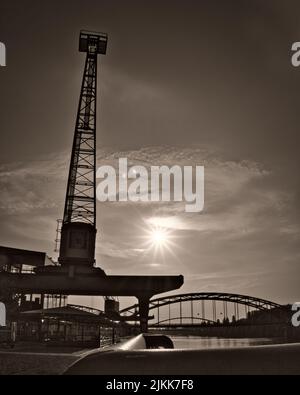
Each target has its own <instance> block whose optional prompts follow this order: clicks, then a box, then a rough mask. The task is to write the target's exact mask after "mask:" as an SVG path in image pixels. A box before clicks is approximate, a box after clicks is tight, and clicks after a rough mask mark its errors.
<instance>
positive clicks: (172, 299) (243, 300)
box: [120, 292, 282, 314]
mask: <svg viewBox="0 0 300 395" xmlns="http://www.w3.org/2000/svg"><path fill="white" fill-rule="evenodd" d="M196 300H214V301H223V302H232V303H237V304H241V305H245V306H249V307H252V308H254V309H257V310H269V309H271V308H280V307H282V306H281V305H280V304H278V303H274V302H271V301H269V300H265V299H260V298H256V297H253V296H248V295H239V294H230V293H221V292H199V293H187V294H180V295H172V296H165V297H162V298H157V299H152V300H150V306H149V310H153V309H156V308H159V307H162V306H166V305H171V304H174V303H182V302H188V301H196ZM137 310H138V305H137V304H135V305H132V306H129V307H127V308H125V309H123V310H121V311H120V313H122V314H124V313H128V312H137Z"/></svg>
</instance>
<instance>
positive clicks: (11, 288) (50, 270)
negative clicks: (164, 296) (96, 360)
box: [0, 266, 183, 332]
mask: <svg viewBox="0 0 300 395" xmlns="http://www.w3.org/2000/svg"><path fill="white" fill-rule="evenodd" d="M34 270H35V272H34V273H22V272H21V273H14V272H7V271H2V272H0V290H1V291H5V293H9V294H20V295H26V294H31V295H32V294H41V295H45V294H48V295H49V294H54V295H55V294H64V295H91V296H97V295H99V296H135V297H136V298H138V301H139V319H140V322H141V331H143V332H147V330H148V313H149V300H150V298H151V297H152V296H153V295H156V294H159V293H162V292H167V291H170V290H173V289H177V288H180V287H181V285H182V284H183V277H182V276H106V275H105V274H104V272H103V271H102V270H101V269H99V268H94V267H90V268H89V267H80V266H77V267H74V266H67V267H62V266H39V267H35V269H34Z"/></svg>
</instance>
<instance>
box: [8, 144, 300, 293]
mask: <svg viewBox="0 0 300 395" xmlns="http://www.w3.org/2000/svg"><path fill="white" fill-rule="evenodd" d="M120 157H127V158H128V163H129V166H132V165H144V166H146V167H149V166H151V165H168V166H172V165H174V164H177V165H179V166H184V165H193V166H195V165H204V166H205V206H204V211H203V212H202V213H186V212H185V211H184V202H179V203H176V202H171V203H166V202H164V203H160V202H159V203H151V202H149V203H141V204H140V203H131V202H128V203H126V202H125V203H122V204H121V203H117V202H116V203H110V202H106V203H99V202H98V203H97V228H98V236H97V245H96V258H97V265H99V266H101V267H103V268H104V269H105V270H106V272H107V273H110V274H120V273H122V274H149V275H150V274H184V275H185V278H186V280H185V285H184V288H183V290H185V291H187V292H188V291H191V290H193V291H197V290H216V291H226V290H230V291H231V292H234V291H235V292H240V293H250V294H251V293H252V294H259V295H260V296H262V297H266V298H271V299H272V298H275V299H276V298H280V297H281V298H283V299H284V298H285V299H288V292H289V291H290V292H292V293H293V294H295V293H296V289H291V290H288V289H287V288H286V287H283V288H282V292H280V295H278V287H276V288H275V287H273V286H272V282H271V281H266V282H265V283H266V284H267V286H266V287H264V278H267V277H268V278H269V277H272V278H273V279H274V284H275V283H278V279H279V278H280V276H282V274H283V273H286V274H285V276H287V278H288V273H291V276H295V272H296V273H298V275H299V268H298V267H299V265H298V262H299V257H300V247H299V234H300V232H299V230H300V227H299V222H298V220H297V215H296V214H295V213H297V210H298V209H297V207H296V205H295V203H296V199H295V196H294V195H295V192H294V190H293V189H291V188H290V189H289V188H288V187H287V186H286V185H285V188H284V189H283V188H282V180H281V179H280V177H279V176H278V177H277V175H276V174H274V172H273V171H272V169H270V168H268V169H267V168H264V166H263V164H261V163H256V162H250V161H232V160H227V159H226V158H225V157H223V156H222V154H221V153H220V152H217V151H215V150H214V149H213V148H212V147H205V148H201V149H200V148H198V147H192V148H191V147H185V148H182V147H172V146H159V147H143V148H141V149H138V150H128V151H126V150H123V151H117V150H116V149H115V148H111V147H101V148H100V149H98V155H97V164H98V166H100V165H104V164H105V165H112V166H116V167H117V165H118V159H119V158H120ZM68 161H69V154H68V153H65V152H63V153H60V154H57V155H52V156H49V157H47V158H44V159H43V160H39V161H38V160H37V161H32V162H24V163H20V162H18V163H13V164H7V165H5V166H2V167H1V168H0V202H1V203H0V215H1V226H0V230H1V239H2V241H1V244H5V245H11V246H15V247H18V246H19V247H20V248H28V249H37V250H45V251H47V252H48V254H50V255H52V253H53V246H54V243H53V240H54V238H55V220H56V218H61V216H62V212H63V206H64V197H65V188H66V178H67V171H68ZM153 225H158V226H161V227H165V228H167V229H168V230H169V231H170V234H171V235H172V242H173V245H172V248H171V249H170V250H171V251H170V250H167V249H162V251H159V252H157V251H156V253H155V251H152V250H151V249H150V250H149V249H147V247H146V246H145V237H146V238H147V230H149V228H150V227H151V226H153ZM294 287H295V285H294ZM299 296H300V295H299ZM277 300H278V299H277Z"/></svg>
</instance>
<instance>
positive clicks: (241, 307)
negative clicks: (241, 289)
mask: <svg viewBox="0 0 300 395" xmlns="http://www.w3.org/2000/svg"><path fill="white" fill-rule="evenodd" d="M197 302H200V303H197ZM172 305H177V309H176V311H175V309H174V308H173V307H172V308H171V306H172ZM178 307H179V311H178ZM281 307H282V306H281V305H280V304H278V303H275V302H271V301H269V300H266V299H261V298H257V297H253V296H248V295H240V294H233V293H222V292H196V293H186V294H179V295H171V296H165V297H160V298H156V299H152V300H150V303H149V314H150V315H151V316H152V318H155V321H156V323H155V324H153V323H152V322H151V324H150V325H151V326H152V325H155V326H159V325H160V324H161V325H162V326H165V325H167V323H168V324H169V325H171V322H174V325H175V324H176V323H175V321H177V323H178V322H179V323H180V324H183V323H184V322H185V323H187V320H188V321H189V323H191V324H195V325H196V324H199V323H204V322H207V323H211V322H213V323H215V322H218V321H224V320H230V319H232V320H239V319H240V318H243V317H248V316H249V313H250V312H251V311H253V310H260V311H270V310H272V309H278V308H281ZM172 310H173V311H172ZM120 313H121V314H122V316H123V317H124V316H131V317H134V316H136V317H138V315H139V312H138V304H134V305H132V306H129V307H127V308H125V309H123V310H121V311H120ZM153 313H154V314H153ZM153 316H154V317H153ZM149 318H150V317H149Z"/></svg>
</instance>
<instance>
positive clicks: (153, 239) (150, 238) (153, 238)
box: [144, 225, 174, 254]
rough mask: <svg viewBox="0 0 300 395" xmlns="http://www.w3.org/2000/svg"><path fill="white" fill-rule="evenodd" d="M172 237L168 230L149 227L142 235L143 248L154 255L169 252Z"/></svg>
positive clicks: (159, 227)
mask: <svg viewBox="0 0 300 395" xmlns="http://www.w3.org/2000/svg"><path fill="white" fill-rule="evenodd" d="M172 239H173V235H172V232H171V230H170V229H168V228H165V227H161V226H153V225H151V226H150V227H149V228H148V230H146V232H145V235H144V240H145V247H146V249H147V250H153V251H154V252H155V253H161V254H163V252H164V251H166V250H167V251H171V250H172V248H171V247H172V245H173V246H174V243H173V241H172Z"/></svg>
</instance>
